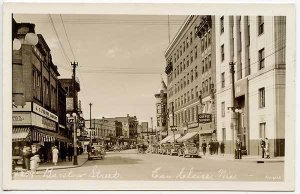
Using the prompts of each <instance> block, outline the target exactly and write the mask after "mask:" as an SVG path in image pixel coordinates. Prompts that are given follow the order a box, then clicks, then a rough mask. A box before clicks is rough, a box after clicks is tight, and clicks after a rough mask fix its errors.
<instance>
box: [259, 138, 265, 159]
mask: <svg viewBox="0 0 300 194" xmlns="http://www.w3.org/2000/svg"><path fill="white" fill-rule="evenodd" d="M265 146H266V142H265V141H264V140H263V139H262V138H260V148H261V151H262V158H264V157H265Z"/></svg>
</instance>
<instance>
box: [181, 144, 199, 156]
mask: <svg viewBox="0 0 300 194" xmlns="http://www.w3.org/2000/svg"><path fill="white" fill-rule="evenodd" d="M178 156H183V157H184V158H185V157H187V156H188V157H199V154H198V148H197V147H196V144H195V143H189V142H187V143H184V144H183V146H182V147H181V149H178Z"/></svg>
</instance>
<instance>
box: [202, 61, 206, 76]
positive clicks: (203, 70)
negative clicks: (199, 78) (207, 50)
mask: <svg viewBox="0 0 300 194" xmlns="http://www.w3.org/2000/svg"><path fill="white" fill-rule="evenodd" d="M204 63H205V62H204V59H203V60H202V74H203V73H204V72H205V69H204V65H205V64H204Z"/></svg>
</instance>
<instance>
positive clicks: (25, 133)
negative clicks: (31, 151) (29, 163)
mask: <svg viewBox="0 0 300 194" xmlns="http://www.w3.org/2000/svg"><path fill="white" fill-rule="evenodd" d="M29 140H30V129H29V127H22V128H21V127H20V128H13V130H12V141H13V142H17V141H29Z"/></svg>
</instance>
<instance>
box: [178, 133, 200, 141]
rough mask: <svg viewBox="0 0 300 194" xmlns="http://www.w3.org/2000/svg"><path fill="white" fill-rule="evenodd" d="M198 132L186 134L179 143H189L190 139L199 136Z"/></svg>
mask: <svg viewBox="0 0 300 194" xmlns="http://www.w3.org/2000/svg"><path fill="white" fill-rule="evenodd" d="M197 134H198V132H190V133H187V134H185V135H184V136H183V137H181V138H179V139H177V141H178V142H184V141H187V140H189V139H191V138H192V137H194V136H195V135H197Z"/></svg>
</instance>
